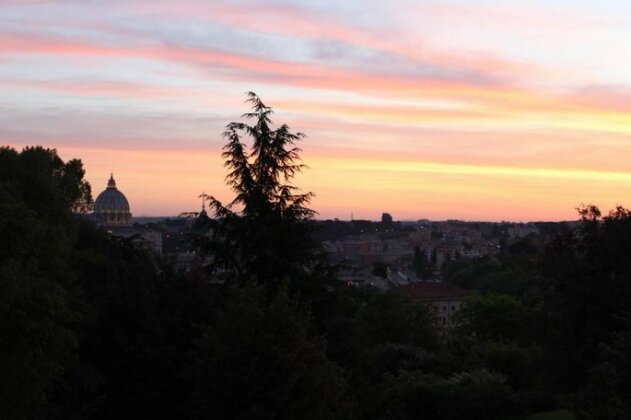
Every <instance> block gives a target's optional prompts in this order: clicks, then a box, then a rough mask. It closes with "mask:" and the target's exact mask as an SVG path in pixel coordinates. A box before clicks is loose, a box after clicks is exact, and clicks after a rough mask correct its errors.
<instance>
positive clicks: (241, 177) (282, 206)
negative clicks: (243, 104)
mask: <svg viewBox="0 0 631 420" xmlns="http://www.w3.org/2000/svg"><path fill="white" fill-rule="evenodd" d="M247 95H248V99H247V102H248V103H250V104H251V106H252V108H251V109H252V111H251V112H248V113H245V114H243V116H242V117H243V118H244V119H246V120H248V121H253V124H252V125H248V124H247V123H245V122H231V123H229V124H228V125H227V126H226V131H225V132H224V133H223V136H224V138H226V139H227V144H226V145H225V146H224V147H223V154H222V156H223V158H224V159H225V166H226V167H227V168H228V170H229V172H228V175H227V177H226V182H227V184H228V185H229V186H230V188H231V189H232V191H233V192H234V193H235V197H234V199H233V200H232V201H231V202H230V203H229V204H227V205H224V204H222V203H221V202H220V201H219V200H217V199H216V198H215V197H212V196H210V197H209V203H210V207H211V209H212V210H213V211H214V216H215V218H213V219H209V221H208V224H207V225H208V227H209V228H211V230H212V232H213V234H212V239H211V240H210V242H209V243H208V245H209V247H208V248H207V249H208V250H209V251H210V253H211V257H212V259H213V264H212V265H211V267H212V268H213V269H215V272H217V271H219V272H222V273H224V274H226V275H227V276H228V279H229V280H231V281H235V282H236V283H237V284H240V285H257V284H278V283H279V282H281V281H283V280H284V279H286V278H290V277H291V278H302V277H304V274H305V273H306V272H307V271H308V268H309V266H310V265H311V264H312V263H313V262H314V260H315V252H314V251H315V249H316V245H315V242H314V241H312V239H311V238H310V236H309V227H308V222H309V220H310V219H311V218H312V217H313V215H314V214H315V211H314V210H312V209H310V208H308V207H307V205H308V204H309V201H310V200H311V198H312V197H313V193H311V192H308V193H300V192H299V190H298V188H297V187H295V186H293V185H292V180H293V178H294V176H295V175H296V174H297V173H299V172H300V171H301V170H302V169H303V168H304V167H305V166H304V165H303V164H301V163H300V157H299V152H300V149H299V148H298V147H296V145H295V144H296V142H298V141H299V140H301V139H302V138H304V137H305V135H304V134H302V133H294V132H292V131H291V130H290V128H289V127H288V126H287V125H285V124H283V125H281V126H280V127H278V128H273V123H272V120H271V114H272V112H273V111H272V109H271V108H270V107H268V106H266V105H265V104H264V103H263V102H262V101H261V100H260V99H259V98H258V96H256V95H255V94H254V93H252V92H249V93H248V94H247ZM244 138H249V139H250V140H251V145H250V147H248V145H247V144H246V143H244Z"/></svg>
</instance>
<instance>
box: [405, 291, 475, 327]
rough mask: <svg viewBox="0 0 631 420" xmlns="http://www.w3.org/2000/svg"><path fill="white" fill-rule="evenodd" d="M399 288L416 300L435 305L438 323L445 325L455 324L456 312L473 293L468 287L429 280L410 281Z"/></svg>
mask: <svg viewBox="0 0 631 420" xmlns="http://www.w3.org/2000/svg"><path fill="white" fill-rule="evenodd" d="M397 290H398V291H400V292H401V293H403V294H404V295H405V296H407V297H408V298H410V299H412V300H414V301H417V302H421V303H424V304H427V305H429V306H431V307H433V308H434V311H435V314H436V321H437V322H438V325H439V326H445V327H449V326H451V325H453V316H454V314H455V313H456V312H458V311H459V310H460V308H461V307H462V304H463V302H464V299H465V298H466V297H467V296H469V295H471V292H470V291H469V290H466V289H461V288H459V287H452V286H447V285H445V284H441V283H427V282H418V283H410V284H408V285H405V286H401V287H399V288H397Z"/></svg>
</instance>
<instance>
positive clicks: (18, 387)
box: [0, 147, 92, 419]
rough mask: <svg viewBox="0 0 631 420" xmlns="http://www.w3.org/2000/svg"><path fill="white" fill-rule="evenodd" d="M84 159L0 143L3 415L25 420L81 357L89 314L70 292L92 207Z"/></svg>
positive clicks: (0, 396)
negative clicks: (80, 220)
mask: <svg viewBox="0 0 631 420" xmlns="http://www.w3.org/2000/svg"><path fill="white" fill-rule="evenodd" d="M83 175H84V171H83V167H82V165H81V162H80V161H79V160H71V161H69V162H66V163H64V162H63V161H62V160H61V159H60V158H59V156H57V152H56V151H55V150H50V149H44V148H42V147H28V148H25V149H24V150H23V151H22V152H20V153H18V152H16V151H15V150H14V149H11V148H7V147H2V148H0V238H2V240H1V241H0V417H1V418H10V419H20V418H26V417H27V416H28V415H29V413H31V412H32V411H33V410H34V409H35V408H37V407H38V406H39V405H40V404H42V403H43V402H44V400H45V398H46V394H47V391H48V390H49V388H50V386H51V383H52V382H53V381H54V380H55V379H56V378H57V377H59V376H60V375H61V374H62V373H63V372H64V371H65V370H66V369H67V368H68V367H69V366H71V365H72V363H73V361H74V360H75V358H76V349H77V336H76V329H77V327H78V325H80V324H81V319H82V317H83V314H82V311H81V309H80V306H79V305H78V304H77V303H76V302H75V301H74V300H73V299H72V297H71V296H70V295H69V294H68V292H67V287H68V286H69V285H70V283H71V281H72V280H73V278H72V276H71V275H69V266H70V260H71V258H72V251H73V248H74V245H75V243H76V215H75V213H76V212H85V211H87V210H88V209H89V206H90V205H91V202H92V199H91V197H90V185H89V184H88V183H87V182H86V181H84V180H83Z"/></svg>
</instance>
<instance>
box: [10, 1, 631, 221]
mask: <svg viewBox="0 0 631 420" xmlns="http://www.w3.org/2000/svg"><path fill="white" fill-rule="evenodd" d="M246 91H254V92H256V93H257V94H258V95H259V96H260V97H261V98H262V99H263V101H264V102H265V103H266V104H267V105H269V106H271V107H273V108H274V111H275V114H274V121H275V122H279V123H287V124H289V125H290V127H292V129H294V130H295V131H301V132H304V133H306V134H307V138H306V139H305V140H304V141H303V142H302V143H301V144H300V146H301V148H302V149H303V152H302V157H303V160H304V163H305V164H307V165H308V166H309V167H310V169H308V170H307V171H305V172H304V173H303V174H301V175H300V176H299V177H298V178H297V179H296V183H297V184H298V185H299V186H300V187H301V188H302V189H303V190H305V191H313V192H315V193H316V196H317V198H316V199H315V200H314V201H313V202H312V207H313V208H315V209H316V210H317V211H318V212H319V216H318V218H333V217H338V218H340V219H349V218H350V215H351V212H352V213H353V214H354V216H355V218H367V219H378V218H380V216H381V213H382V212H385V211H387V212H390V213H391V214H392V215H393V217H394V218H395V219H396V220H412V219H419V218H429V219H434V220H439V219H448V218H458V219H464V220H513V221H527V220H562V219H565V220H569V219H576V217H577V216H576V211H575V207H577V206H579V205H580V204H581V203H594V204H597V205H599V206H600V207H601V208H602V209H609V208H611V207H613V206H615V205H616V204H621V205H626V206H631V2H628V1H618V0H599V1H597V0H593V1H592V0H572V1H569V0H568V1H565V0H564V1H561V0H545V1H543V0H533V1H528V2H517V1H514V2H507V1H499V0H497V1H482V0H460V1H456V0H453V1H422V0H417V1H407V0H400V1H386V0H382V1H354V0H344V1H332V0H331V1H327V0H321V1H238V0H236V1H235V0H206V1H193V0H178V1H172V0H169V1H157V0H133V1H131V0H107V1H96V0H93V1H91V0H57V1H52V0H51V1H46V0H41V1H38V0H31V1H29V0H0V144H3V145H9V146H12V147H15V148H18V149H21V148H22V147H23V146H25V145H37V144H40V145H44V146H47V147H51V148H53V147H54V148H56V149H57V150H58V152H59V154H60V155H61V157H62V158H63V159H70V158H73V157H78V158H80V159H82V161H83V163H84V165H85V168H86V171H87V179H88V180H89V181H90V183H91V184H92V189H93V194H94V196H96V195H97V194H98V193H99V192H100V191H101V190H103V189H104V188H105V186H106V184H107V179H108V177H109V174H110V172H114V176H115V178H116V181H117V184H118V187H119V188H120V189H121V190H122V191H123V192H124V193H125V194H126V195H127V197H128V199H129V201H130V204H131V211H132V213H133V214H134V216H143V215H177V214H178V213H180V212H186V211H196V210H198V209H199V207H200V200H199V199H198V198H197V197H198V195H199V194H201V193H202V192H203V191H205V192H206V193H208V194H212V195H215V196H216V197H218V198H220V199H223V200H228V199H229V198H230V197H231V194H230V192H229V191H228V190H227V189H226V187H225V184H224V176H225V170H224V168H223V167H222V161H221V159H220V156H219V155H220V152H221V146H222V144H223V143H224V140H223V139H222V137H221V133H222V131H223V127H224V126H225V125H226V124H227V123H228V122H230V121H234V120H238V119H239V116H240V114H242V113H243V112H246V111H247V107H246V105H245V104H244V100H245V96H244V93H245V92H246Z"/></svg>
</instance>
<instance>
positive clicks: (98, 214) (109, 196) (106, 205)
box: [94, 174, 131, 227]
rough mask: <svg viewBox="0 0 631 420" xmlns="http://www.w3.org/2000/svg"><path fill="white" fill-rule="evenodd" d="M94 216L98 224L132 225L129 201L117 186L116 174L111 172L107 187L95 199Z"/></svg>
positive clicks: (106, 225)
mask: <svg viewBox="0 0 631 420" xmlns="http://www.w3.org/2000/svg"><path fill="white" fill-rule="evenodd" d="M94 217H95V219H96V222H97V223H98V224H100V225H103V226H105V227H119V226H120V227H126V226H131V212H130V211H129V201H127V197H125V194H123V193H122V192H120V191H119V190H118V188H116V181H114V174H111V176H110V179H109V181H108V182H107V188H106V189H105V190H104V191H103V192H102V193H101V194H99V196H98V197H96V200H95V201H94Z"/></svg>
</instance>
